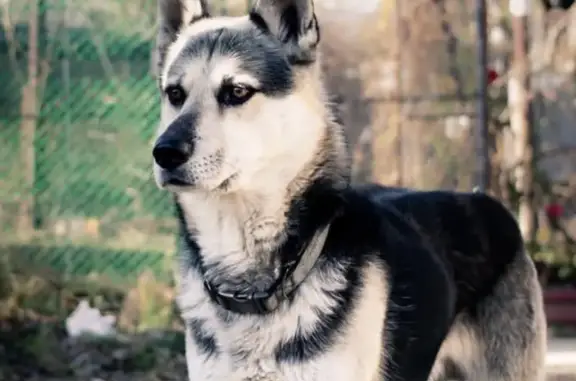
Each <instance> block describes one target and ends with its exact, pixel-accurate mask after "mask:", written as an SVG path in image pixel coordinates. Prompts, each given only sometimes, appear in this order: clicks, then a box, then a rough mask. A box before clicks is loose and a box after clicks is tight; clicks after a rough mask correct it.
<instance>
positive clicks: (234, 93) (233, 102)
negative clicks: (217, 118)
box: [218, 85, 256, 106]
mask: <svg viewBox="0 0 576 381" xmlns="http://www.w3.org/2000/svg"><path fill="white" fill-rule="evenodd" d="M255 92H256V90H255V89H254V88H252V87H249V86H245V85H224V86H222V88H221V89H220V92H219V93H218V102H220V104H223V105H226V106H239V105H241V104H243V103H245V102H246V101H248V99H250V98H252V95H254V93H255Z"/></svg>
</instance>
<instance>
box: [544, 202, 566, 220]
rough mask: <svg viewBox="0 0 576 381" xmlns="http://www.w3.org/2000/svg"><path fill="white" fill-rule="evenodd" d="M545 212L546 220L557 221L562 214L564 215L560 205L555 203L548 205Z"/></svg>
mask: <svg viewBox="0 0 576 381" xmlns="http://www.w3.org/2000/svg"><path fill="white" fill-rule="evenodd" d="M545 210H546V215H547V216H548V218H554V219H557V218H560V217H562V214H564V208H563V207H562V205H560V204H556V203H552V204H548V205H547V206H546V208H545Z"/></svg>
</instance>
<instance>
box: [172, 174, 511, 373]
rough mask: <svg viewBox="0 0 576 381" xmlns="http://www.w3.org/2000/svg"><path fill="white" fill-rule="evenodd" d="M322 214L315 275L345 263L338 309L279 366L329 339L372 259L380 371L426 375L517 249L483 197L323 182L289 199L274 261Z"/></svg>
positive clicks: (283, 353)
mask: <svg viewBox="0 0 576 381" xmlns="http://www.w3.org/2000/svg"><path fill="white" fill-rule="evenodd" d="M180 216H181V218H182V214H181V213H180ZM330 219H334V221H333V223H332V227H331V230H330V234H329V237H328V240H327V242H326V245H325V248H324V252H323V255H322V257H321V259H320V260H319V262H318V263H317V266H316V268H315V270H314V271H317V272H318V274H321V273H322V271H323V270H324V269H333V268H334V266H335V265H336V264H338V265H339V266H342V265H344V268H345V269H344V270H343V271H345V272H346V277H347V279H348V286H347V288H346V289H345V290H343V291H342V292H340V293H338V294H337V295H333V296H334V298H335V299H337V300H338V301H339V305H338V308H336V309H335V310H334V312H333V313H331V314H329V315H326V316H322V317H321V318H320V321H321V322H322V323H320V324H319V325H318V327H317V328H316V330H314V332H313V333H310V334H308V335H300V336H298V337H295V338H294V339H293V340H291V341H289V342H287V343H283V344H282V345H280V346H279V347H278V348H277V350H276V359H277V361H279V362H306V361H310V360H311V359H313V358H314V357H315V356H317V355H318V354H320V353H322V352H323V351H325V350H326V349H327V348H328V347H329V346H330V345H331V344H332V343H333V339H334V336H335V335H336V332H338V331H339V330H340V329H341V328H342V327H344V326H345V325H346V324H348V323H349V322H348V321H347V320H346V318H347V317H348V316H349V312H350V311H351V310H352V309H353V308H354V306H355V303H356V302H357V298H358V297H359V295H360V290H361V287H362V285H363V280H362V278H361V270H362V268H363V267H364V266H366V265H367V264H368V263H373V264H378V265H380V266H382V267H384V266H386V268H388V269H389V270H390V275H389V276H390V279H389V280H388V281H389V284H390V285H391V286H392V290H391V294H390V300H389V310H388V316H387V318H388V320H387V324H388V325H393V326H394V328H393V329H389V327H387V329H386V336H387V338H386V341H387V342H388V343H390V344H391V347H390V348H392V350H393V351H392V353H389V356H388V358H387V363H383V367H385V368H386V369H388V370H389V371H390V372H391V373H389V374H396V375H401V376H402V377H403V378H405V379H411V380H412V379H413V380H425V379H426V378H427V376H428V374H429V372H430V370H431V368H432V365H433V363H434V360H435V357H436V354H437V351H438V350H439V348H440V345H441V343H442V341H443V340H444V338H445V336H446V335H447V333H448V330H449V328H450V326H451V324H452V322H453V320H454V317H455V316H456V314H457V313H459V312H463V311H464V312H467V313H468V315H469V318H471V319H474V315H475V313H476V308H475V307H476V306H477V305H478V304H479V303H480V302H481V301H482V300H483V299H484V298H486V297H487V296H489V295H490V293H491V292H492V289H493V287H494V285H495V283H496V282H497V281H498V279H499V278H500V277H501V276H502V274H503V273H504V272H505V271H506V267H507V266H508V264H509V263H510V262H511V261H512V260H513V259H514V257H515V256H516V255H517V254H518V253H520V252H521V250H522V241H521V238H520V233H519V231H518V228H517V226H516V224H515V221H514V219H513V217H512V216H511V215H510V214H509V213H508V212H507V211H506V210H505V209H504V207H502V206H501V205H500V204H499V203H498V202H496V201H494V200H493V199H491V198H490V197H488V196H486V195H483V194H477V193H475V194H457V193H452V192H439V191H438V192H416V191H408V190H404V189H390V190H388V189H386V188H383V187H377V186H375V187H373V188H360V189H353V188H349V187H346V186H344V187H343V186H342V184H340V185H339V186H335V183H334V182H332V181H330V180H326V179H323V180H316V181H315V182H314V183H313V184H312V185H311V186H310V187H308V189H307V190H306V192H305V193H304V194H303V195H302V197H299V198H296V199H295V200H294V201H293V202H292V204H291V207H290V210H289V226H290V228H289V232H290V234H289V238H288V239H287V240H286V241H285V242H283V243H282V244H281V245H280V247H279V250H278V252H279V255H280V256H281V258H282V262H286V261H290V260H292V259H293V255H294V253H298V252H299V251H300V250H299V249H300V248H301V247H302V245H304V244H305V243H306V242H307V241H308V240H309V239H310V237H311V236H312V235H313V234H314V231H315V230H316V228H317V227H318V226H321V225H322V224H324V223H326V221H328V220H330ZM182 226H184V222H182ZM184 238H185V242H186V245H187V249H188V250H186V252H187V253H188V255H189V258H185V259H186V261H187V263H188V265H189V266H192V267H195V266H197V264H198V263H199V257H200V256H201V253H200V252H199V249H198V247H197V245H196V244H195V243H194V240H193V235H191V234H190V233H189V232H186V233H185V234H184ZM296 295H297V294H296ZM229 318H230V317H229Z"/></svg>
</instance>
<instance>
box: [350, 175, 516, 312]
mask: <svg viewBox="0 0 576 381" xmlns="http://www.w3.org/2000/svg"><path fill="white" fill-rule="evenodd" d="M361 191H362V192H363V194H364V195H365V197H366V198H369V199H370V200H372V201H373V202H375V203H376V204H377V205H378V207H379V208H380V211H381V215H382V219H383V221H384V222H383V223H384V224H389V223H390V215H391V212H390V211H395V212H396V213H397V214H398V215H399V216H400V218H402V219H404V220H405V221H406V224H407V225H409V226H411V227H412V228H414V229H416V230H417V232H418V235H419V236H420V237H419V239H423V240H424V241H425V242H426V244H427V245H428V246H429V247H430V248H431V250H430V251H429V253H431V254H432V255H434V256H435V257H436V258H437V259H438V260H439V261H440V263H441V264H442V266H443V267H444V268H445V270H446V271H447V272H448V273H449V274H450V277H451V278H452V280H453V282H454V284H455V285H458V287H457V309H461V308H465V307H467V306H471V305H474V304H475V303H477V302H478V300H480V299H481V298H483V297H484V296H486V295H488V294H489V293H490V292H491V290H492V289H493V287H494V286H495V284H496V283H497V282H498V280H499V279H500V278H501V276H502V275H503V274H504V273H505V272H506V271H507V269H508V267H509V265H510V264H511V263H513V262H514V261H515V260H516V259H517V258H518V257H519V256H523V255H525V253H524V246H523V241H522V234H521V232H520V229H519V226H518V224H517V222H516V219H515V218H514V216H513V215H512V214H511V213H510V212H509V211H508V209H507V208H506V207H505V206H504V205H503V204H502V203H501V202H499V201H498V200H496V199H494V198H493V197H491V196H489V195H487V194H484V193H479V192H456V191H419V190H411V189H403V188H387V187H382V186H378V185H370V186H367V187H363V188H362V190H361ZM404 229H406V228H404ZM418 260H419V259H418V258H413V261H414V262H417V261H418Z"/></svg>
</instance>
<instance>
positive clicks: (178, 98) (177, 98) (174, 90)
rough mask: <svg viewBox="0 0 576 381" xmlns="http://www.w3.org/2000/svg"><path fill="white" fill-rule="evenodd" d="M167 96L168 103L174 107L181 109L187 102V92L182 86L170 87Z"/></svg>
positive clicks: (167, 89)
mask: <svg viewBox="0 0 576 381" xmlns="http://www.w3.org/2000/svg"><path fill="white" fill-rule="evenodd" d="M166 96H167V97H168V101H169V102H170V104H171V105H172V106H174V107H180V106H182V105H183V104H184V101H185V100H186V92H184V89H182V87H180V86H169V87H168V88H166Z"/></svg>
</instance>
